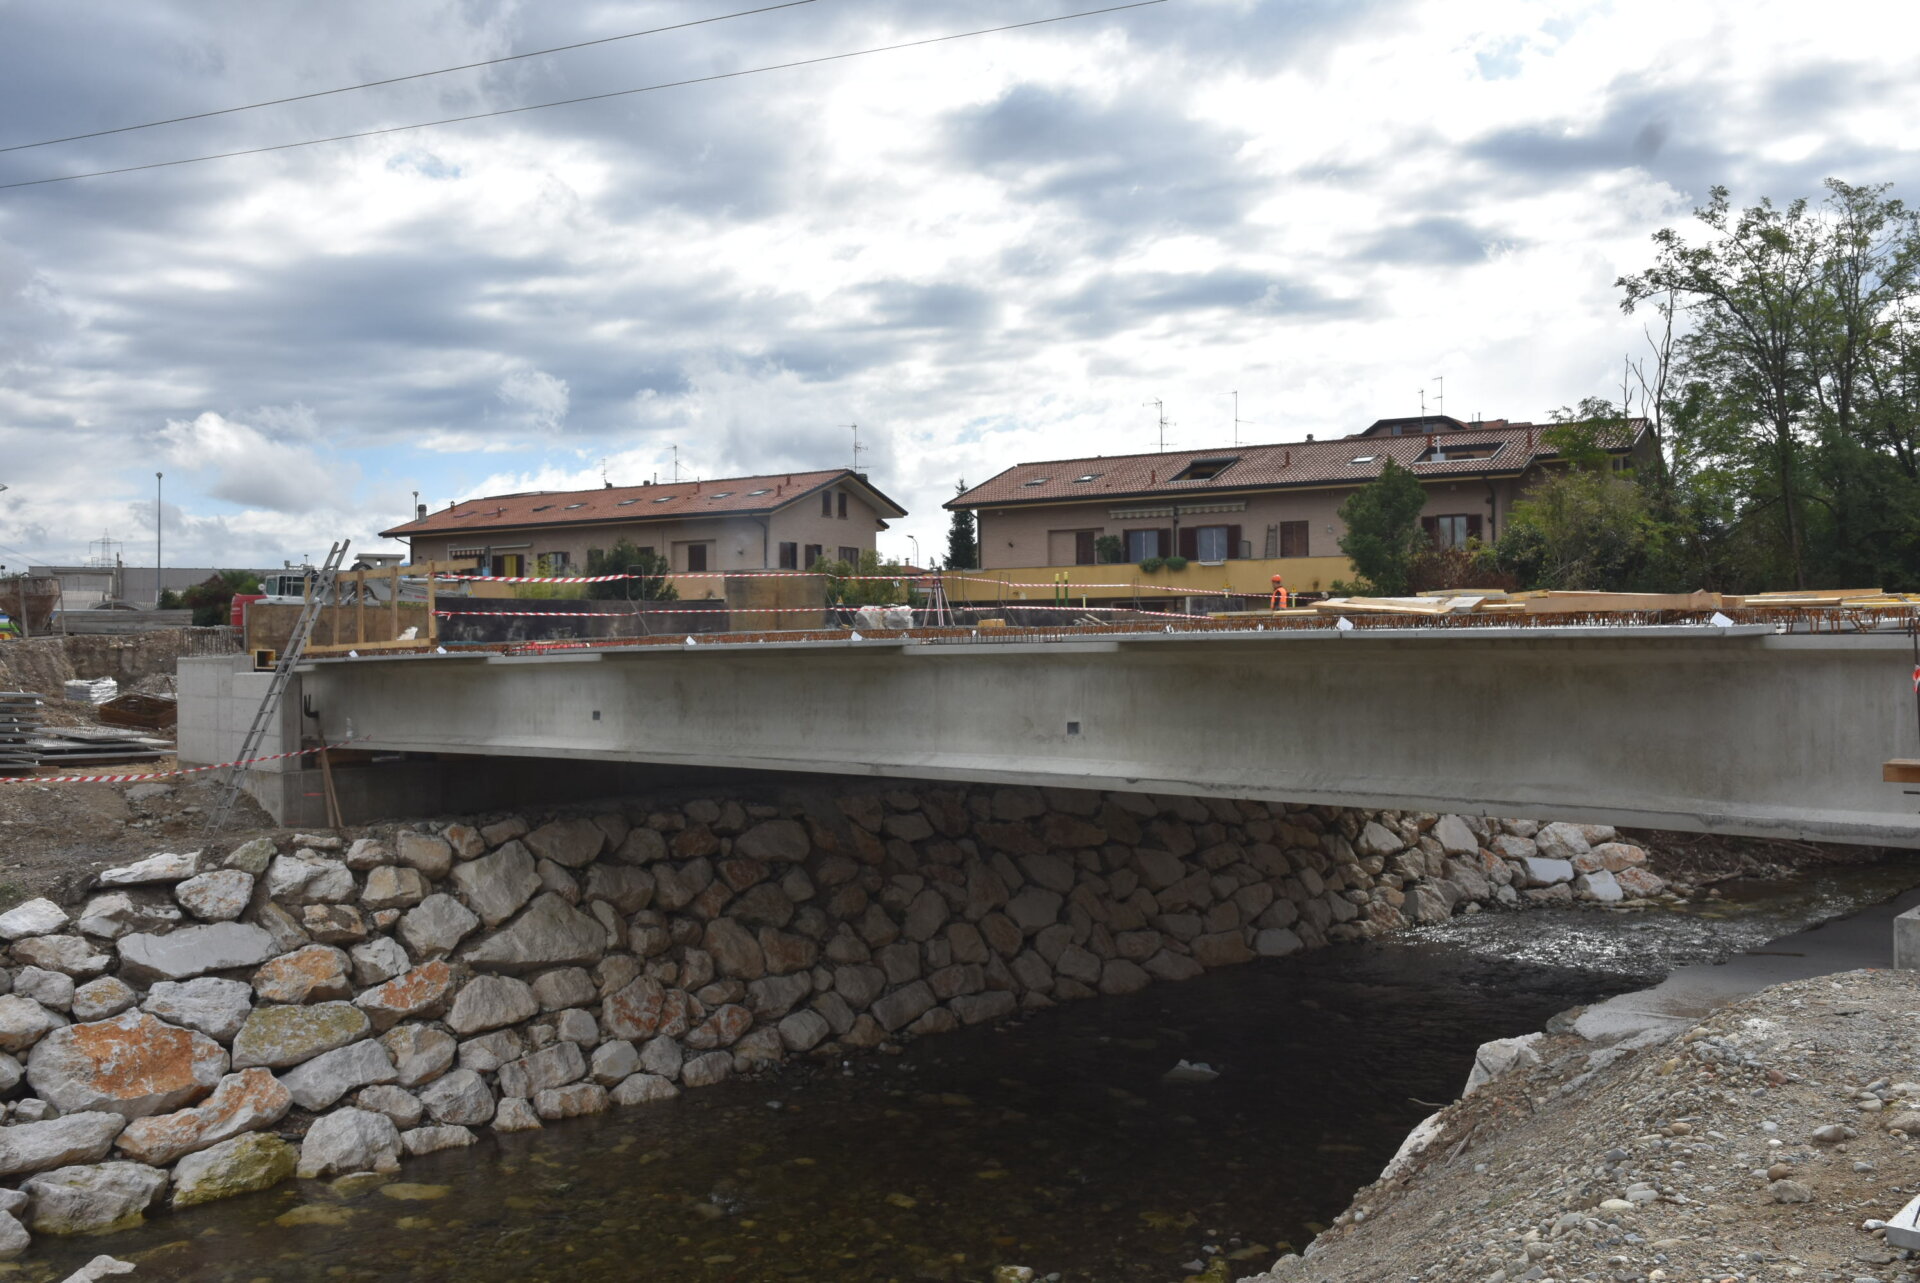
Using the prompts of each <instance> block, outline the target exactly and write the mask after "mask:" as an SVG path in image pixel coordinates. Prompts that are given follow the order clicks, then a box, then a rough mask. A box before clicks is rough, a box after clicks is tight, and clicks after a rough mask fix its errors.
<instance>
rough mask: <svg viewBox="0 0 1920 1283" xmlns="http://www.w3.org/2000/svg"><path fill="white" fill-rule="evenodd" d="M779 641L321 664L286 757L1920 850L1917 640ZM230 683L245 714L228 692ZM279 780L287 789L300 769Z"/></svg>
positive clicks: (195, 705) (291, 730) (194, 750)
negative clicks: (1149, 800) (1262, 808)
mask: <svg viewBox="0 0 1920 1283" xmlns="http://www.w3.org/2000/svg"><path fill="white" fill-rule="evenodd" d="M774 637H777V635H769V639H768V640H762V641H757V642H752V643H746V644H735V645H727V644H717V645H716V644H712V643H710V642H707V641H702V642H701V643H700V644H698V645H676V646H661V645H657V644H656V645H648V646H635V647H612V648H602V649H593V650H578V651H566V650H561V651H550V652H545V653H539V654H527V655H512V654H498V653H456V654H446V655H405V656H401V655H389V656H380V655H370V656H363V657H360V658H353V659H327V660H317V661H313V662H310V663H308V664H305V665H303V666H302V668H301V670H300V677H299V681H298V686H297V688H296V690H295V692H294V693H293V694H292V695H290V696H289V700H288V703H289V705H291V706H292V707H289V708H288V709H286V710H283V711H284V714H285V716H284V717H283V732H284V733H283V736H282V738H283V740H284V741H285V742H286V746H287V747H291V746H292V744H293V738H292V737H293V736H294V735H295V734H297V733H298V727H299V723H300V717H299V708H298V705H299V704H300V703H301V701H302V700H303V699H304V700H305V701H306V703H307V704H308V705H309V706H310V707H311V708H312V709H314V710H315V711H316V712H317V713H318V715H319V716H318V726H319V728H320V732H321V733H322V734H323V735H324V736H325V737H326V738H327V739H329V740H336V741H337V740H339V739H341V738H344V737H346V736H347V735H348V734H349V733H350V734H351V736H352V739H353V742H354V746H355V747H356V748H360V749H372V750H377V751H380V752H386V753H404V754H431V755H443V754H459V755H464V756H467V757H468V758H469V760H471V758H472V757H488V756H492V757H512V758H516V759H547V760H550V761H551V760H555V759H559V760H567V761H575V762H578V761H597V762H628V763H648V764H654V765H664V766H680V767H708V768H716V767H724V768H743V769H754V770H768V771H782V772H818V773H831V774H835V775H871V776H890V777H898V778H915V779H951V780H968V781H978V782H1013V783H1026V784H1041V785H1057V786H1063V787H1078V788H1111V789H1124V790H1134V791H1145V792H1158V793H1173V794H1192V795H1201V796H1206V795H1215V796H1226V797H1241V798H1257V799H1272V800H1288V801H1305V802H1319V803H1327V804H1333V805H1342V806H1369V807H1396V808H1412V809H1423V810H1436V811H1456V812H1465V813H1482V814H1490V815H1502V816H1537V817H1541V818H1555V819H1574V820H1586V821H1591V822H1599V823H1613V824H1621V825H1634V826H1649V827H1660V828H1672V829H1682V830H1694V831H1704V832H1718V833H1730V834H1744V835H1752V836H1765V837H1793V838H1806V839H1816V840H1825V841H1840V842H1856V843H1871V844H1885V845H1892V846H1920V820H1916V814H1917V813H1920V797H1917V796H1915V795H1913V794H1911V793H1909V792H1907V791H1906V789H1904V788H1903V787H1902V786H1901V785H1898V784H1888V783H1884V782H1882V780H1881V766H1882V763H1883V762H1884V761H1885V760H1886V759H1888V758H1890V757H1895V756H1913V755H1916V753H1920V736H1917V735H1916V730H1915V717H1914V705H1913V696H1912V688H1911V685H1910V682H1909V671H1910V668H1911V650H1910V641H1909V639H1908V638H1907V637H1906V636H1905V635H1904V634H1891V633H1877V634H1813V635H1806V634H1788V635H1783V634H1779V633H1776V632H1775V631H1774V630H1773V629H1772V628H1771V627H1769V626H1766V625H1737V626H1730V627H1712V626H1698V625H1684V626H1632V627H1583V626H1566V627H1556V628H1548V629H1537V628H1505V627H1476V628H1409V629H1397V628H1361V629H1355V630H1353V631H1350V632H1341V631H1335V630H1333V629H1314V630H1298V631H1269V632H1253V631H1246V630H1239V631H1230V632H1198V633H1193V632H1177V631H1176V632H1160V631H1143V632H1139V633H1124V634H1101V635H1093V636H1076V635H1072V633H1071V630H1066V631H1063V632H1062V633H1061V634H1060V635H1058V636H1055V637H1052V638H1049V639H1046V640H1037V641H1036V640H1015V639H1010V640H1006V641H987V640H973V639H965V640H944V639H942V640H928V639H915V638H887V637H878V638H869V639H863V640H857V641H856V640H838V641H819V640H813V641H792V642H788V641H780V640H774V639H772V638H774ZM223 662H225V663H227V668H226V669H225V670H221V672H216V671H215V670H213V669H207V670H206V671H205V672H204V673H203V674H202V675H201V676H200V677H199V678H197V679H183V707H182V717H181V731H182V734H181V749H182V757H183V759H187V758H189V757H191V758H193V759H195V760H201V761H219V760H224V759H223V758H222V757H221V756H220V753H221V752H222V751H223V749H227V748H230V747H231V746H232V738H233V736H232V731H231V730H230V729H223V728H231V727H233V726H234V725H236V724H237V725H238V726H241V727H244V725H245V722H246V716H244V715H241V714H242V712H244V713H246V714H250V713H251V704H250V703H249V702H248V701H249V695H248V693H247V690H246V687H247V682H246V681H245V680H244V679H245V678H247V677H250V676H251V675H244V674H236V673H233V672H232V669H233V667H234V665H233V664H232V663H231V662H230V661H219V660H215V661H189V663H191V664H198V665H207V664H215V665H217V664H220V663H223ZM184 672H185V669H184V666H183V674H184ZM222 672H224V673H225V674H226V677H223V676H222ZM223 680H225V681H226V682H227V685H226V686H224V687H221V686H220V682H221V681H223ZM254 689H256V690H257V685H256V686H255V687H254ZM196 691H198V692H199V694H198V696H196V693H195V692H196ZM222 698H224V699H226V700H228V701H229V702H230V703H231V704H232V707H231V708H228V709H226V710H225V711H224V712H221V711H218V710H216V709H214V708H213V705H215V704H217V703H218V701H219V700H220V699H222ZM250 698H251V700H252V701H253V702H257V700H258V695H257V694H253V695H251V697H250ZM313 725H314V724H313V723H307V730H308V732H309V733H312V729H313ZM223 736H224V737H225V738H223ZM269 751H271V750H269ZM229 755H230V754H229ZM366 769H367V770H371V771H378V770H380V769H381V768H380V767H379V766H377V765H376V766H373V767H368V768H366ZM416 769H419V768H417V767H416ZM448 769H456V768H448ZM294 774H295V775H297V774H298V772H297V771H296V772H294ZM279 787H280V789H281V791H282V793H283V794H284V795H285V797H286V798H292V797H293V796H295V795H297V794H300V793H301V792H302V787H303V786H301V785H300V783H299V781H298V780H296V779H292V778H289V779H287V780H285V781H283V782H282V783H281V784H280V785H279ZM309 791H310V790H309ZM270 805H271V804H270Z"/></svg>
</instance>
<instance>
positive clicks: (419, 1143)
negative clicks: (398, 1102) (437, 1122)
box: [400, 1127, 479, 1156]
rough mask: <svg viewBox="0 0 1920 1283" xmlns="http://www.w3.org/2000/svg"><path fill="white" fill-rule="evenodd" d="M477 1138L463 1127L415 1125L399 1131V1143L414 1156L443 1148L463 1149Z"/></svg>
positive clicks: (437, 1151)
mask: <svg viewBox="0 0 1920 1283" xmlns="http://www.w3.org/2000/svg"><path fill="white" fill-rule="evenodd" d="M478 1139H479V1137H477V1136H475V1135H474V1134H473V1133H472V1132H470V1131H468V1130H467V1129H466V1128H464V1127H415V1128H413V1129H412V1130H411V1131H404V1132H401V1133H400V1143H401V1144H402V1145H404V1146H405V1147H406V1150H407V1153H409V1154H412V1155H415V1156H418V1155H421V1154H437V1153H439V1152H440V1151H441V1150H443V1149H465V1148H466V1147H467V1146H469V1145H471V1144H473V1143H474V1142H475V1141H476V1140H478Z"/></svg>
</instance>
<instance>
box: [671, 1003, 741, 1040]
mask: <svg viewBox="0 0 1920 1283" xmlns="http://www.w3.org/2000/svg"><path fill="white" fill-rule="evenodd" d="M752 1027H753V1013H752V1012H750V1011H748V1010H747V1009H746V1008H745V1007H742V1006H740V1005H738V1004H736V1003H726V1004H723V1005H722V1006H720V1007H719V1008H718V1009H716V1010H715V1011H714V1013H713V1014H712V1015H711V1016H708V1017H707V1018H706V1019H705V1020H704V1021H702V1022H701V1023H700V1024H698V1025H696V1026H695V1027H694V1028H692V1029H690V1030H688V1032H687V1038H686V1041H687V1046H689V1047H691V1048H693V1049H694V1050H695V1051H712V1050H713V1049H714V1048H716V1047H729V1046H732V1045H733V1044H734V1043H735V1042H736V1041H738V1040H739V1038H740V1036H741V1035H742V1034H744V1033H746V1032H747V1030H749V1029H751V1028H752Z"/></svg>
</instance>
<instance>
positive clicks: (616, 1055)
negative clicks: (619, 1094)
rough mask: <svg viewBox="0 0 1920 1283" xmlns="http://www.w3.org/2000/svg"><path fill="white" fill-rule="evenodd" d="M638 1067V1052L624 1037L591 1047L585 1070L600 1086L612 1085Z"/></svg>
mask: <svg viewBox="0 0 1920 1283" xmlns="http://www.w3.org/2000/svg"><path fill="white" fill-rule="evenodd" d="M639 1068H640V1052H639V1050H638V1049H637V1048H635V1047H634V1045H633V1044H632V1043H630V1042H628V1041H627V1040H626V1039H624V1038H616V1039H614V1040H613V1041H611V1042H603V1043H601V1044H600V1045H599V1046H598V1047H595V1048H594V1049H593V1057H592V1059H591V1060H590V1061H589V1062H588V1065H587V1072H588V1073H589V1074H590V1075H591V1076H592V1078H593V1081H595V1082H597V1083H599V1084H600V1085H601V1086H602V1087H612V1086H615V1085H616V1084H618V1083H619V1082H621V1081H622V1080H623V1079H625V1078H627V1077H628V1076H630V1075H631V1074H633V1073H634V1071H636V1070H637V1069H639Z"/></svg>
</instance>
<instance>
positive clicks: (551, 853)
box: [526, 819, 607, 869]
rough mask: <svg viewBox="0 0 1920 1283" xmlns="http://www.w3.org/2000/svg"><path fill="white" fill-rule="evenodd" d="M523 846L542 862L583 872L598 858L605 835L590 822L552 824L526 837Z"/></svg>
mask: <svg viewBox="0 0 1920 1283" xmlns="http://www.w3.org/2000/svg"><path fill="white" fill-rule="evenodd" d="M526 843H527V846H528V847H529V848H531V849H532V851H533V853H534V854H535V855H536V856H539V857H540V858H541V859H543V860H552V861H553V862H554V863H555V864H558V865H562V866H564V867H566V868H569V869H584V868H586V867H587V865H588V864H590V863H591V862H592V861H593V857H594V856H596V855H599V854H600V850H601V848H602V847H604V846H605V845H606V843H607V835H606V833H605V832H604V831H603V830H602V829H601V828H600V826H599V825H597V824H595V823H594V822H593V821H592V820H587V819H577V820H555V821H554V822H553V823H551V824H543V825H541V826H540V827H539V828H537V829H535V830H534V831H533V832H531V833H529V834H527V836H526Z"/></svg>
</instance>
